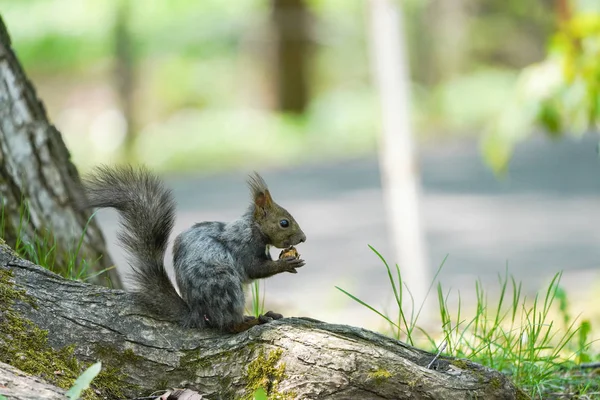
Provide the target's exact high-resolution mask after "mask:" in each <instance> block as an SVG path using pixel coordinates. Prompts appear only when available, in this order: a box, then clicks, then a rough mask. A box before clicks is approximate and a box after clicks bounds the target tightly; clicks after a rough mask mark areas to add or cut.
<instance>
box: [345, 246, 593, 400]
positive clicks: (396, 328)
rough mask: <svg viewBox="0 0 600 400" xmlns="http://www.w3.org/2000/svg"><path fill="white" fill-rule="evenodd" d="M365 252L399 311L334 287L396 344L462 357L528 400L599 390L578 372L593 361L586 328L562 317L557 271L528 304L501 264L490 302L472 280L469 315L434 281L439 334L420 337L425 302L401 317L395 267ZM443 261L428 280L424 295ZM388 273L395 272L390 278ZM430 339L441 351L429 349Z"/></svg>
mask: <svg viewBox="0 0 600 400" xmlns="http://www.w3.org/2000/svg"><path fill="white" fill-rule="evenodd" d="M369 247H370V248H371V250H373V252H374V253H375V254H376V255H377V256H378V257H379V258H380V259H381V261H382V262H383V264H384V266H385V268H386V270H387V273H388V278H389V282H390V286H391V290H392V292H393V294H394V299H395V302H396V304H397V306H398V312H397V313H396V314H395V315H394V316H390V315H388V314H387V313H385V312H383V311H380V310H378V309H376V308H375V307H373V306H371V305H369V304H367V303H366V302H364V301H362V300H361V299H359V298H357V297H356V296H354V295H352V294H351V293H349V292H347V291H345V290H344V289H342V288H339V287H337V286H336V288H337V289H338V290H340V291H341V292H342V293H344V294H345V295H347V296H348V297H350V298H351V299H353V300H354V301H356V302H358V303H359V304H361V305H363V306H364V307H366V308H368V309H369V310H371V311H373V312H375V313H376V314H377V315H379V316H380V317H381V318H383V319H384V320H385V321H386V322H387V323H388V324H389V325H390V327H391V332H392V336H393V337H395V338H396V339H399V340H404V341H406V342H407V343H409V344H411V345H415V343H417V342H418V343H422V342H425V343H426V345H428V346H429V347H430V350H431V351H434V352H438V351H440V352H442V354H445V355H447V356H452V357H457V358H462V359H469V360H472V361H474V362H477V363H480V364H482V365H485V366H488V367H490V368H493V369H496V370H498V371H501V372H503V373H505V374H507V375H508V376H510V377H511V379H512V380H513V382H514V383H515V384H516V385H517V386H518V387H520V388H522V389H523V390H525V391H526V392H527V393H528V394H529V395H530V396H531V397H532V398H535V399H544V398H548V396H556V395H558V396H561V395H565V394H566V393H568V394H569V396H570V397H568V398H573V397H572V396H575V395H576V396H586V395H598V392H600V384H599V383H598V381H597V379H594V378H593V377H592V374H591V373H590V374H586V373H582V365H583V363H586V362H590V361H592V360H594V359H595V360H598V359H600V357H599V356H598V355H595V356H594V355H593V354H592V353H591V345H592V343H593V342H592V341H591V339H590V338H591V332H592V327H591V323H590V321H586V320H584V321H578V319H577V318H575V319H573V318H571V316H570V315H569V313H568V302H567V295H566V293H565V291H564V290H563V289H562V288H561V287H560V285H559V284H560V279H561V277H562V273H558V274H556V275H555V276H554V277H553V279H552V280H551V282H550V283H549V284H548V286H547V288H546V290H545V291H544V292H542V293H541V295H540V294H536V295H535V296H534V297H533V298H532V299H528V298H527V297H526V296H524V295H523V293H522V286H521V283H517V282H516V280H515V279H514V277H513V276H510V275H509V274H508V267H507V269H506V273H505V274H504V276H499V277H498V287H499V289H500V291H499V295H498V298H497V300H496V301H494V302H491V301H488V295H487V293H486V292H485V290H484V289H483V285H482V283H481V281H476V282H475V294H476V302H475V305H474V310H467V311H468V312H469V315H470V316H469V317H467V316H466V314H467V313H466V312H465V310H463V304H462V299H461V297H460V293H458V305H457V306H456V307H455V308H451V306H450V304H449V297H450V291H445V290H444V288H443V287H442V284H441V283H440V282H438V284H437V300H438V308H439V314H440V330H439V331H438V332H427V331H426V330H425V329H423V328H421V327H419V326H418V320H419V317H420V314H421V310H422V308H423V304H424V303H425V301H424V302H423V304H421V307H420V308H419V310H418V311H417V312H416V313H415V312H414V307H413V309H411V310H410V311H411V312H410V314H409V315H407V313H406V312H405V311H404V310H403V309H402V299H403V295H404V293H405V291H406V293H408V295H410V291H409V289H408V287H406V285H405V284H404V283H403V281H402V275H401V271H400V268H399V267H398V265H396V269H395V271H392V268H390V266H389V264H388V263H387V262H386V260H385V259H384V258H383V257H382V256H381V254H380V253H379V252H377V251H376V250H375V249H374V248H373V247H371V246H369ZM445 261H446V258H445V259H444V262H445ZM444 262H442V264H441V265H440V267H439V268H438V270H437V273H436V274H435V276H434V278H433V280H432V284H431V286H430V290H429V291H428V295H429V292H430V291H431V288H432V287H433V284H434V282H435V280H436V279H437V277H438V275H439V273H440V271H441V269H442V267H443V265H444ZM392 272H395V273H396V274H395V275H396V276H395V277H394V274H393V273H392ZM411 298H412V296H411ZM557 316H558V317H557ZM555 319H558V322H556V321H555ZM436 337H437V338H439V340H438V341H441V343H442V345H441V346H437V345H436V340H435V339H434V338H436ZM583 367H585V365H583ZM581 398H584V397H581Z"/></svg>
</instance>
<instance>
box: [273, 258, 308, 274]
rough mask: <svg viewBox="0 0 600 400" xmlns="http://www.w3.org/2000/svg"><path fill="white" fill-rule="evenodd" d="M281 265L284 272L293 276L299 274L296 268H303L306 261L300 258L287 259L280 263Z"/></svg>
mask: <svg viewBox="0 0 600 400" xmlns="http://www.w3.org/2000/svg"><path fill="white" fill-rule="evenodd" d="M278 262H279V263H280V265H281V267H282V268H281V271H282V272H291V273H292V274H297V273H298V271H296V268H300V267H303V266H304V264H305V261H304V260H302V259H300V258H295V257H285V258H282V259H280V260H279V261H278Z"/></svg>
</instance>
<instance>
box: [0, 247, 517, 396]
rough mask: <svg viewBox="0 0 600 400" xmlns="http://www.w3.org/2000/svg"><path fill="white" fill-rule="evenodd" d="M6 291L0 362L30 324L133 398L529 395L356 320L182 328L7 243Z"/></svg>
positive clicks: (0, 269) (1, 254)
mask: <svg viewBox="0 0 600 400" xmlns="http://www.w3.org/2000/svg"><path fill="white" fill-rule="evenodd" d="M3 276H4V278H2V277H3ZM0 295H3V296H4V297H5V299H4V307H5V309H4V310H2V304H3V302H2V301H0V315H1V314H2V313H3V314H4V319H5V320H7V321H11V323H9V324H6V323H5V324H1V323H0V361H2V360H1V357H2V353H3V351H2V349H3V347H2V346H3V345H4V346H5V347H6V342H7V341H10V340H11V338H14V337H17V335H16V334H15V333H14V332H13V331H14V326H15V325H17V326H19V325H21V326H26V324H25V323H23V322H22V321H27V320H29V321H31V322H32V326H35V327H36V328H35V329H39V328H41V329H44V330H48V342H49V344H50V346H52V347H53V348H56V349H58V348H62V347H64V346H74V350H73V351H74V353H73V354H74V356H75V357H76V358H77V359H78V360H79V361H80V362H85V363H89V362H95V361H97V360H98V359H100V360H102V364H103V368H104V366H106V368H109V369H111V371H112V372H111V373H112V374H113V376H115V377H116V378H114V379H112V380H110V381H112V382H115V381H118V382H119V385H120V387H121V389H122V392H119V393H120V396H122V397H124V398H131V397H134V396H147V395H148V394H150V393H152V392H154V391H159V390H164V389H166V388H169V387H187V388H190V389H193V390H197V391H198V392H199V393H201V394H203V395H205V396H206V397H207V398H209V399H229V398H236V399H239V398H251V397H247V396H251V394H252V393H253V391H254V388H256V387H259V386H264V387H266V388H267V389H268V391H269V392H270V395H271V396H272V397H271V398H286V399H287V398H303V399H325V398H327V399H350V398H352V399H366V398H368V399H430V400H431V399H454V400H459V399H475V398H477V399H488V400H489V399H516V398H517V395H519V396H523V395H522V393H521V392H520V391H519V390H517V389H516V388H515V387H514V386H513V385H512V383H511V382H510V381H509V380H508V379H507V378H506V377H505V376H504V375H503V374H501V373H499V372H497V371H494V370H491V369H489V368H486V367H483V366H480V365H477V364H475V363H472V362H470V361H466V360H453V359H449V358H445V357H442V358H441V359H438V360H437V361H436V362H434V363H433V365H434V367H433V368H432V369H430V368H427V366H428V364H429V363H430V362H431V361H432V360H433V357H434V356H433V354H430V353H428V352H425V351H422V350H419V349H416V348H412V347H410V346H408V345H406V344H404V343H401V342H399V341H397V340H394V339H391V338H388V337H385V336H382V335H379V334H376V333H374V332H370V331H367V330H364V329H360V328H353V327H350V326H344V325H330V324H327V323H323V322H320V321H315V320H311V319H303V318H286V319H282V320H279V321H275V322H272V323H269V324H266V325H260V326H256V327H253V328H252V329H250V330H248V331H246V332H243V333H240V334H236V335H231V334H223V333H219V332H216V331H213V330H197V329H183V328H180V327H178V326H175V325H173V324H171V323H169V322H165V321H161V320H159V319H157V318H154V317H153V316H152V315H150V314H148V313H147V312H146V311H144V310H142V309H140V307H139V306H138V305H137V304H136V302H135V301H134V298H133V296H132V295H131V294H130V293H126V292H123V291H121V290H111V289H106V288H103V287H100V286H93V285H89V284H85V283H81V282H76V281H66V280H64V279H62V278H60V277H59V276H57V275H55V274H52V273H51V272H48V271H47V270H44V269H41V268H39V267H37V266H35V265H33V264H31V263H30V262H28V261H25V260H22V259H19V258H18V257H15V255H14V253H11V251H10V249H8V248H7V247H6V246H4V245H1V244H0ZM157 295H159V294H157ZM11 299H12V300H11ZM14 299H16V300H14ZM7 304H8V306H7ZM32 304H33V305H32ZM19 321H21V322H19ZM0 322H1V318H0ZM3 330H4V331H3ZM11 330H12V331H11ZM25 336H26V337H30V336H28V335H25ZM34 336H35V335H34ZM3 342H4V343H3ZM13 347H14V346H13ZM17 351H18V350H17ZM34 356H35V354H34V355H31V357H34ZM19 361H23V359H22V358H20V359H19ZM25 361H27V360H25ZM32 361H33V360H32ZM33 365H36V364H35V363H33ZM106 380H108V379H106ZM97 389H98V390H100V391H102V388H101V387H98V388H97ZM112 390H113V392H112V393H113V394H114V393H116V389H115V388H113V389H112ZM276 393H277V394H279V395H281V396H283V395H284V394H285V395H286V396H287V397H276ZM519 398H527V396H524V397H519Z"/></svg>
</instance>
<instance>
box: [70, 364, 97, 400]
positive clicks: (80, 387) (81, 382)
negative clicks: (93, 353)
mask: <svg viewBox="0 0 600 400" xmlns="http://www.w3.org/2000/svg"><path fill="white" fill-rule="evenodd" d="M101 369H102V362H100V361H99V362H97V363H95V364H92V365H91V366H89V367H88V369H86V370H85V371H84V372H83V373H82V374H81V375H79V377H78V378H77V379H76V380H75V383H74V384H73V386H71V388H70V389H69V390H67V393H66V395H67V396H68V397H69V400H77V399H79V398H80V397H81V394H82V393H83V391H84V390H86V389H87V388H89V387H90V383H92V381H93V380H94V378H95V377H96V376H98V374H99V373H100V370H101Z"/></svg>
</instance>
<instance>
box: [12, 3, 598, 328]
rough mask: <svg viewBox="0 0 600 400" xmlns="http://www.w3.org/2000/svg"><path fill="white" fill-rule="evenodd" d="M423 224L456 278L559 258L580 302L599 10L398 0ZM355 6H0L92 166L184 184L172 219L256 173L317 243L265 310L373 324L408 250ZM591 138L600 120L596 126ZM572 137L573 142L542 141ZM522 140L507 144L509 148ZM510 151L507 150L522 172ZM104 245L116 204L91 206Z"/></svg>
mask: <svg viewBox="0 0 600 400" xmlns="http://www.w3.org/2000/svg"><path fill="white" fill-rule="evenodd" d="M395 4H396V5H397V6H399V7H401V11H402V16H403V25H402V26H401V30H400V31H399V34H400V35H401V39H400V40H401V43H404V45H405V46H406V49H407V54H408V59H407V60H405V62H406V67H408V70H409V71H410V85H409V91H410V99H411V103H410V108H409V111H410V115H411V120H412V124H411V127H412V130H411V132H403V134H406V135H410V136H411V137H412V138H413V140H414V141H415V143H416V147H417V156H416V159H417V165H418V166H419V167H418V168H416V170H415V174H416V176H415V178H416V179H417V181H418V182H419V189H418V195H419V196H420V198H419V209H418V210H417V209H415V213H419V215H420V223H419V226H420V228H422V235H423V237H424V251H425V253H426V254H425V256H424V259H425V260H426V263H427V268H428V270H429V271H431V273H430V274H429V278H431V277H432V276H433V273H434V272H435V270H436V269H437V267H438V266H439V264H440V263H441V262H442V260H443V259H444V257H445V256H446V255H448V260H447V261H446V263H445V265H444V268H443V269H442V272H441V274H440V281H441V282H442V283H443V286H444V288H446V289H452V290H453V291H454V292H453V293H458V291H460V293H461V296H462V297H463V299H464V298H466V299H468V298H469V296H472V295H473V292H474V288H475V280H476V279H478V278H479V279H481V280H482V282H483V284H484V285H486V287H488V288H489V289H490V290H491V291H494V290H496V289H498V285H497V284H496V283H495V282H496V281H497V275H498V274H504V273H505V270H506V269H507V268H508V271H509V273H512V274H514V275H515V277H516V278H517V279H519V280H522V281H523V284H524V288H525V291H527V293H530V294H532V293H534V292H535V291H536V290H539V289H540V288H541V287H543V285H544V284H547V283H548V281H549V279H550V278H551V277H552V276H553V275H554V274H555V273H557V272H559V271H564V276H563V285H564V287H565V288H566V290H567V292H568V293H569V295H570V296H571V297H570V299H571V300H572V301H573V303H574V304H576V305H579V306H574V307H578V309H577V310H576V311H577V312H576V313H579V312H582V311H585V312H586V313H593V312H594V310H593V307H586V305H589V304H593V303H592V302H594V301H596V302H597V300H598V295H597V293H598V290H599V289H600V272H599V271H600V269H599V266H600V247H599V246H598V244H599V243H600V228H598V225H599V222H600V164H599V161H598V155H597V143H598V139H597V137H596V133H597V130H598V115H599V114H600V95H599V90H600V4H598V2H597V0H587V1H585V0H579V1H575V0H573V1H569V0H531V1H522V0H405V1H397V2H395ZM369 7H370V2H368V1H362V0H271V1H267V0H237V1H236V2H235V6H232V3H225V2H222V1H216V0H203V1H197V0H170V1H159V0H146V1H144V2H135V1H132V0H18V1H17V0H0V12H1V14H2V16H3V18H4V21H5V23H6V25H7V27H8V29H9V32H10V34H11V37H12V40H13V46H14V48H15V50H16V53H17V55H18V57H19V59H20V61H21V62H22V63H23V65H24V68H25V70H26V72H27V73H28V75H29V77H30V78H31V80H32V81H33V83H34V85H35V87H36V88H37V90H38V94H39V96H40V98H41V99H43V101H44V103H45V105H46V107H47V109H48V112H49V115H50V118H51V120H52V121H53V122H54V123H55V124H56V126H57V127H58V129H59V130H60V131H61V132H62V134H63V137H64V140H65V142H66V144H67V146H68V148H69V149H70V151H71V153H72V157H73V160H74V162H75V164H76V165H77V167H78V168H79V169H80V171H81V172H85V171H86V170H88V169H89V168H90V167H92V166H94V165H96V164H99V163H122V162H131V163H143V164H146V165H148V166H149V167H151V168H152V169H155V170H157V171H159V172H160V173H161V174H163V175H164V176H165V179H167V182H168V184H169V185H170V186H172V187H173V188H174V190H175V195H176V196H177V200H178V203H179V207H180V208H179V210H180V213H179V215H178V222H177V226H176V230H177V231H178V232H179V231H181V230H183V229H186V228H187V227H189V226H190V225H192V224H193V223H195V222H198V221H201V220H225V221H226V220H231V219H233V218H236V217H238V216H239V215H240V214H241V212H242V211H243V210H244V209H245V207H246V205H247V202H248V194H247V191H246V188H245V184H244V176H245V173H246V172H247V171H250V170H258V171H261V172H262V173H263V174H264V177H265V179H266V180H267V182H268V183H269V184H270V186H271V190H272V193H273V196H274V198H275V200H276V201H278V202H279V203H280V204H282V205H283V206H284V207H286V208H287V209H288V210H290V211H291V212H292V214H293V215H294V216H295V217H296V219H297V220H298V221H299V223H300V224H301V225H302V227H303V230H304V231H305V232H306V234H307V237H308V241H307V243H305V244H303V245H301V246H300V247H299V251H300V253H301V254H302V256H303V258H304V259H306V260H307V265H306V266H305V267H304V268H303V269H302V270H301V271H299V274H297V275H289V274H286V275H285V276H277V277H274V278H272V279H270V280H269V281H268V282H266V304H267V308H273V309H277V310H278V311H283V313H284V314H288V315H290V314H292V315H305V316H311V317H314V318H317V319H324V320H327V321H330V322H343V323H347V324H352V325H358V326H364V327H369V328H378V327H379V326H380V325H381V323H382V321H381V319H380V318H379V317H377V316H376V315H375V314H372V313H371V312H370V311H369V310H367V309H365V308H363V307H361V306H360V305H358V304H356V303H353V302H352V300H350V299H349V298H348V297H346V296H345V295H343V294H342V293H341V292H339V291H337V290H336V289H335V286H340V287H342V288H344V289H346V290H348V291H350V292H351V293H353V294H355V295H357V296H358V297H359V298H361V299H363V300H365V301H367V302H369V303H370V304H372V305H374V306H377V307H383V308H386V307H388V306H389V304H390V301H391V300H392V292H391V290H390V288H389V284H388V282H387V273H386V270H385V267H384V266H383V264H382V263H381V261H380V260H379V258H378V257H377V256H376V255H375V254H374V253H373V252H372V251H371V250H370V249H369V248H368V247H367V245H368V244H370V245H372V246H374V247H375V248H376V249H377V250H378V251H380V252H381V253H382V255H383V256H384V257H386V259H388V261H389V262H390V263H391V264H393V263H395V262H396V254H397V253H396V252H395V251H394V247H395V246H394V245H393V243H394V241H393V240H391V239H390V232H392V231H393V230H394V224H395V223H396V222H395V221H393V220H392V219H391V217H390V215H389V213H387V212H386V207H385V199H384V194H385V188H384V190H383V191H382V183H381V182H382V179H381V171H380V165H381V164H380V163H379V162H378V157H379V156H380V155H379V153H378V151H381V148H380V147H378V143H380V141H379V138H380V137H381V133H380V131H381V122H380V120H381V116H380V109H381V105H380V102H379V101H380V100H379V99H380V96H379V95H378V91H377V86H376V85H375V84H374V81H375V79H374V77H373V74H374V72H373V71H374V68H373V57H372V47H373V46H372V44H370V43H373V41H374V40H376V39H375V38H373V37H370V35H371V34H372V33H370V32H373V29H371V28H372V27H371V28H370V24H371V22H370V19H369V18H370V17H369V15H370V14H369V13H370V11H369ZM595 132H596V133H595ZM549 138H550V139H551V138H562V140H560V141H557V140H549ZM517 144H519V146H517V147H515V145H517ZM509 160H510V164H509ZM99 219H100V222H101V224H102V226H103V228H104V231H105V234H106V236H107V241H108V243H109V245H110V249H111V251H112V252H113V259H114V260H115V261H116V262H117V263H118V264H119V268H120V269H121V270H122V271H123V272H124V273H125V272H126V270H127V268H126V262H125V260H124V258H123V254H122V252H121V250H120V249H119V248H117V247H116V246H115V245H114V244H115V232H116V229H117V225H116V217H115V215H114V214H113V213H110V212H102V213H100V214H99Z"/></svg>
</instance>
